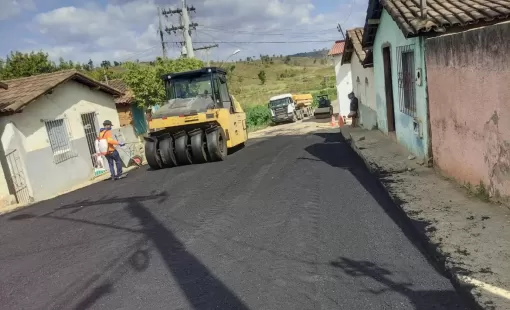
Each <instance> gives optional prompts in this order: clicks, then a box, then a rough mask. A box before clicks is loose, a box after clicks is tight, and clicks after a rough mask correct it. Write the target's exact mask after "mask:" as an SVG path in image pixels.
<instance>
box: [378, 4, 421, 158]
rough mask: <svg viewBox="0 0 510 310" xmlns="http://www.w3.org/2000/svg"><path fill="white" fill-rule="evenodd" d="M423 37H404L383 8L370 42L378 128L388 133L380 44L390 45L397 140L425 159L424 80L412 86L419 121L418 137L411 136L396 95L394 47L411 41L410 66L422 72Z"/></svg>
mask: <svg viewBox="0 0 510 310" xmlns="http://www.w3.org/2000/svg"><path fill="white" fill-rule="evenodd" d="M423 42H424V41H423V39H422V38H421V37H419V38H411V39H406V38H405V37H404V35H403V34H402V31H401V30H400V29H399V28H398V26H397V24H396V23H395V22H394V21H393V19H392V18H391V16H390V15H389V14H388V12H386V10H384V11H383V13H382V16H381V21H380V24H379V28H378V30H377V34H376V38H375V42H374V84H375V85H374V88H375V101H376V107H377V122H378V125H379V126H378V127H379V129H380V130H382V131H383V132H385V133H388V120H387V118H388V117H387V112H386V94H385V85H384V84H385V83H384V62H383V54H382V53H383V47H385V46H390V50H391V69H392V80H393V102H394V113H395V127H396V130H395V131H396V135H397V140H398V142H399V143H400V144H402V145H403V146H405V147H406V148H407V149H408V150H409V151H410V152H411V153H413V154H415V155H416V156H417V157H418V158H423V159H426V158H427V157H428V156H429V154H428V141H429V137H428V133H427V129H426V128H427V109H428V107H427V88H426V86H427V81H426V80H425V79H424V81H423V83H422V85H421V86H418V85H417V86H416V109H417V111H416V118H417V120H418V121H419V123H420V124H421V133H422V137H421V138H420V137H419V136H417V135H415V133H414V126H413V117H411V116H409V115H407V114H404V113H402V112H400V96H399V87H398V85H399V81H398V64H397V59H399V57H397V47H399V46H406V45H410V44H414V66H415V69H419V68H421V69H422V72H423V74H425V56H424V53H423V44H424V43H423Z"/></svg>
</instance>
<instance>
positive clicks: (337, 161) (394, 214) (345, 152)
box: [305, 132, 428, 256]
mask: <svg viewBox="0 0 510 310" xmlns="http://www.w3.org/2000/svg"><path fill="white" fill-rule="evenodd" d="M315 135H317V136H319V137H321V138H323V139H324V141H323V142H322V143H316V144H312V145H310V146H308V147H306V148H305V150H306V151H307V152H308V153H309V154H310V155H312V156H314V157H315V158H317V159H318V160H320V161H322V162H325V163H327V164H328V165H330V166H332V167H335V168H341V169H345V170H348V171H349V172H350V173H351V174H352V175H353V176H354V177H355V178H356V179H357V180H358V182H359V183H360V184H361V185H362V186H363V187H364V188H365V190H366V191H367V192H368V193H370V195H371V196H372V197H373V198H374V199H375V200H376V201H377V203H378V205H379V206H381V208H383V210H384V211H385V213H386V214H387V215H388V216H389V217H390V218H391V219H392V220H393V222H395V223H396V224H397V225H398V227H399V228H400V229H401V230H402V231H403V232H404V234H405V235H406V237H407V238H408V239H409V240H410V241H411V242H412V243H413V244H414V245H415V246H416V247H417V248H418V249H419V250H420V251H421V252H422V254H424V255H426V256H428V253H427V252H426V251H424V249H423V244H422V242H421V240H420V238H419V237H418V236H417V235H416V232H415V230H414V228H413V227H412V226H411V225H410V224H409V221H408V220H407V219H406V218H405V215H404V214H403V213H402V211H400V209H399V208H398V207H397V206H396V205H395V202H394V201H393V200H392V199H391V197H390V195H389V194H388V192H387V191H386V189H384V188H383V187H382V186H381V184H380V183H379V182H378V180H377V178H376V176H374V175H372V174H371V173H370V171H369V170H368V169H367V168H366V166H365V163H364V162H363V160H362V159H361V158H360V157H359V155H358V154H357V153H356V152H354V150H352V148H351V147H350V145H349V143H348V141H346V140H345V139H344V137H343V136H342V135H341V134H340V133H338V132H329V133H315ZM340 186H341V185H340ZM397 203H399V202H398V201H397Z"/></svg>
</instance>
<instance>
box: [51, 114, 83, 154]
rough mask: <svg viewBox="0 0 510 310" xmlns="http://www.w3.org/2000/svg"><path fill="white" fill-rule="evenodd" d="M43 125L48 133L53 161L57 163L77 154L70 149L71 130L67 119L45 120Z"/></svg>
mask: <svg viewBox="0 0 510 310" xmlns="http://www.w3.org/2000/svg"><path fill="white" fill-rule="evenodd" d="M44 126H45V127H46V132H47V133H48V140H49V141H50V146H51V151H52V152H53V162H54V163H56V164H58V163H61V162H63V161H66V160H68V159H70V158H72V157H76V156H77V154H76V153H75V152H74V151H73V149H72V143H71V131H70V128H69V124H68V123H67V119H65V118H61V119H54V120H45V121H44Z"/></svg>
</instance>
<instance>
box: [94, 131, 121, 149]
mask: <svg viewBox="0 0 510 310" xmlns="http://www.w3.org/2000/svg"><path fill="white" fill-rule="evenodd" d="M97 139H98V140H102V139H106V141H107V142H108V152H107V154H111V153H113V151H115V146H116V145H118V144H119V142H118V141H117V140H115V139H113V137H112V131H111V130H104V131H102V132H100V133H99V136H98V137H97Z"/></svg>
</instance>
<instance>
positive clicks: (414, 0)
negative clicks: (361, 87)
mask: <svg viewBox="0 0 510 310" xmlns="http://www.w3.org/2000/svg"><path fill="white" fill-rule="evenodd" d="M381 2H382V5H383V6H384V8H385V9H386V10H387V11H388V13H389V14H390V15H391V17H392V18H393V20H395V22H396V23H397V25H398V26H399V28H400V29H401V30H402V32H403V33H404V36H405V37H409V36H416V35H418V34H420V33H427V32H444V31H446V29H447V28H450V27H454V26H460V27H465V26H468V25H471V24H475V23H478V22H490V21H493V20H498V19H507V18H509V16H510V0H462V1H460V0H427V18H426V19H422V18H421V10H420V0H382V1H381Z"/></svg>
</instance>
